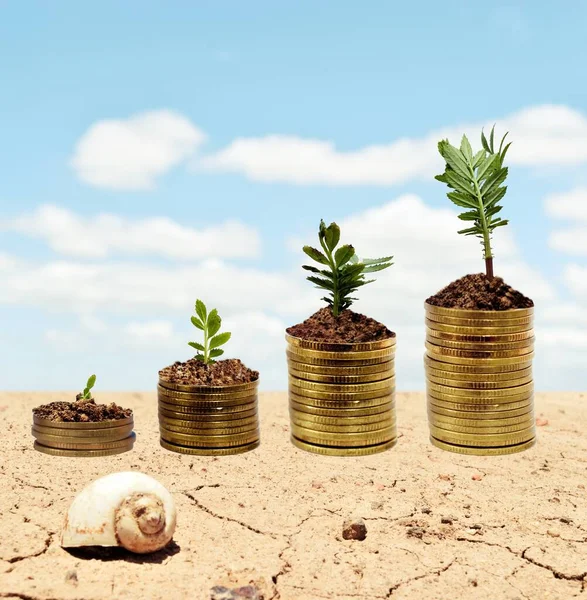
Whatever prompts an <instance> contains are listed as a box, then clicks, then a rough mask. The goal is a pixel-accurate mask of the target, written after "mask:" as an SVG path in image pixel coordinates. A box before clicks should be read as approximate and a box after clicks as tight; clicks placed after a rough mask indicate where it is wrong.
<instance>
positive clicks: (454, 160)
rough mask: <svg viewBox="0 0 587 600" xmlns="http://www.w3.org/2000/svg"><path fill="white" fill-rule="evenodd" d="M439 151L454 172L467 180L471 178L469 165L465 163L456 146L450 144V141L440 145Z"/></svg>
mask: <svg viewBox="0 0 587 600" xmlns="http://www.w3.org/2000/svg"><path fill="white" fill-rule="evenodd" d="M439 150H440V154H442V156H443V158H444V159H445V160H446V162H447V163H448V164H449V165H450V167H452V169H453V170H455V171H456V172H457V173H458V174H459V175H461V176H462V177H464V178H465V179H468V178H469V177H470V173H469V168H468V166H467V163H466V162H465V161H464V159H463V157H462V156H461V153H460V152H459V151H458V150H457V149H456V148H455V147H454V146H451V145H450V144H449V142H448V140H445V141H444V142H440V143H439Z"/></svg>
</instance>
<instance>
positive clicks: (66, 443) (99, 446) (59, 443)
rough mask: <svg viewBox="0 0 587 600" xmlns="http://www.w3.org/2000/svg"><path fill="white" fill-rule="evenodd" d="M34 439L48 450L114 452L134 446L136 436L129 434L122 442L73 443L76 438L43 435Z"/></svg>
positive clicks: (86, 441)
mask: <svg viewBox="0 0 587 600" xmlns="http://www.w3.org/2000/svg"><path fill="white" fill-rule="evenodd" d="M34 437H35V439H36V440H37V442H38V443H39V444H42V445H43V446H48V447H50V448H59V449H61V450H114V449H116V448H126V447H127V446H128V445H129V444H130V445H131V446H132V444H134V441H135V438H136V435H135V434H134V433H131V434H130V435H129V436H127V437H126V438H124V439H122V440H114V441H101V440H100V441H97V440H90V441H88V440H82V441H79V442H78V441H73V440H74V439H75V440H77V439H78V438H62V437H60V436H58V435H44V434H40V433H37V434H36V435H35V436H34Z"/></svg>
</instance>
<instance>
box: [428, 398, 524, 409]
mask: <svg viewBox="0 0 587 600" xmlns="http://www.w3.org/2000/svg"><path fill="white" fill-rule="evenodd" d="M427 399H428V402H429V403H430V404H432V405H434V406H435V407H439V408H448V409H450V410H458V411H464V412H478V411H479V412H497V411H508V410H514V409H516V408H522V407H530V406H532V396H530V397H529V398H523V399H522V400H516V401H515V402H492V403H484V404H483V403H471V402H455V401H453V400H442V399H439V398H435V397H434V396H431V395H430V394H428V396H427ZM434 410H436V408H435V409H434Z"/></svg>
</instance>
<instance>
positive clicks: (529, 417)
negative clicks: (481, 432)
mask: <svg viewBox="0 0 587 600" xmlns="http://www.w3.org/2000/svg"><path fill="white" fill-rule="evenodd" d="M428 418H429V419H430V420H432V421H433V422H434V424H435V425H438V427H442V428H443V429H450V428H451V427H468V428H472V429H475V431H477V430H478V429H486V428H489V427H510V426H512V425H513V426H519V425H520V424H524V423H528V424H529V425H531V424H532V423H533V422H534V412H533V411H530V412H526V413H524V414H521V415H519V416H517V417H506V418H503V419H501V418H490V419H486V418H477V419H473V418H464V419H462V418H455V417H449V416H446V415H442V414H438V413H436V412H434V411H433V410H431V409H430V408H429V409H428ZM441 423H444V425H441Z"/></svg>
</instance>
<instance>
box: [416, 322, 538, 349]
mask: <svg viewBox="0 0 587 600" xmlns="http://www.w3.org/2000/svg"><path fill="white" fill-rule="evenodd" d="M426 333H427V335H429V336H431V337H434V338H438V339H441V340H446V341H452V342H475V343H484V344H485V343H488V344H511V343H513V342H524V340H534V330H533V329H529V330H527V331H520V332H518V333H506V334H503V333H502V334H487V333H484V332H483V330H481V331H479V330H476V331H475V332H474V333H456V332H452V331H451V332H447V331H437V330H436V329H434V328H433V327H430V326H428V325H427V326H426ZM433 343H435V344H436V343H437V342H433Z"/></svg>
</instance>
